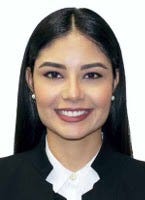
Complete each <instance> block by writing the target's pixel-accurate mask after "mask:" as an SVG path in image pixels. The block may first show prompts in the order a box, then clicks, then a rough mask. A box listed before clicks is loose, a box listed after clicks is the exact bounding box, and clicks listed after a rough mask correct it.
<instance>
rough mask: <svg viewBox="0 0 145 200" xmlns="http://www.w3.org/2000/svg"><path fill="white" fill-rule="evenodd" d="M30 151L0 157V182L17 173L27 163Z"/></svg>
mask: <svg viewBox="0 0 145 200" xmlns="http://www.w3.org/2000/svg"><path fill="white" fill-rule="evenodd" d="M30 155H31V151H28V152H24V153H19V154H16V155H11V156H7V157H3V158H0V182H1V181H3V180H7V178H11V177H12V176H14V175H16V174H18V173H19V172H20V171H22V169H23V168H24V167H26V165H27V163H28V162H27V160H28V158H29V156H30Z"/></svg>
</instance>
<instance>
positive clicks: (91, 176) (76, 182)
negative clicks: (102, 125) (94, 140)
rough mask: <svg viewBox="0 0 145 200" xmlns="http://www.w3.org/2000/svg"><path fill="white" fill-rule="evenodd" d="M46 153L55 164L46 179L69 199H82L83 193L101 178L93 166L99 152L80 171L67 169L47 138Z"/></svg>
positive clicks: (57, 191)
mask: <svg viewBox="0 0 145 200" xmlns="http://www.w3.org/2000/svg"><path fill="white" fill-rule="evenodd" d="M46 154H47V156H48V159H49V161H50V163H51V164H52V166H53V169H52V171H51V172H50V173H49V174H48V176H47V178H46V181H47V182H49V183H51V184H52V185H53V190H54V192H55V193H58V194H60V195H62V196H63V197H65V198H66V199H67V200H81V199H82V195H83V194H85V193H86V192H88V191H89V190H91V189H92V188H93V185H94V184H95V183H96V182H97V181H98V180H99V179H100V177H99V175H98V173H97V172H96V171H95V170H94V169H93V168H92V167H91V164H92V162H93V161H94V159H95V158H96V156H97V154H98V153H97V154H96V155H95V156H94V157H93V158H92V159H91V160H90V161H89V162H88V163H87V164H86V165H85V166H84V167H83V168H82V169H80V170H79V171H77V172H75V173H74V172H72V171H70V170H68V169H66V168H65V167H64V166H63V165H62V164H61V163H60V162H59V161H58V160H57V159H56V158H55V157H54V155H53V154H52V152H51V151H50V149H49V146H48V142H47V139H46Z"/></svg>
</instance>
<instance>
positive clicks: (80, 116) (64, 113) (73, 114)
mask: <svg viewBox="0 0 145 200" xmlns="http://www.w3.org/2000/svg"><path fill="white" fill-rule="evenodd" d="M55 111H56V113H57V115H58V116H59V118H60V119H62V120H63V121H66V122H79V121H82V120H84V119H86V118H87V117H88V115H89V114H90V113H91V112H92V109H56V110H55Z"/></svg>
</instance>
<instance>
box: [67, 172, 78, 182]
mask: <svg viewBox="0 0 145 200" xmlns="http://www.w3.org/2000/svg"><path fill="white" fill-rule="evenodd" d="M69 178H70V180H72V181H75V180H76V179H77V175H76V174H75V173H73V174H71V175H70V177H69Z"/></svg>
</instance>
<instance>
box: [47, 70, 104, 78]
mask: <svg viewBox="0 0 145 200" xmlns="http://www.w3.org/2000/svg"><path fill="white" fill-rule="evenodd" d="M44 76H45V77H47V78H49V79H63V76H62V75H61V74H60V73H59V72H56V71H50V72H47V73H45V74H44ZM85 76H87V78H85V79H98V78H101V77H102V75H101V74H99V73H96V72H88V73H87V74H85V75H84V77H85Z"/></svg>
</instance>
